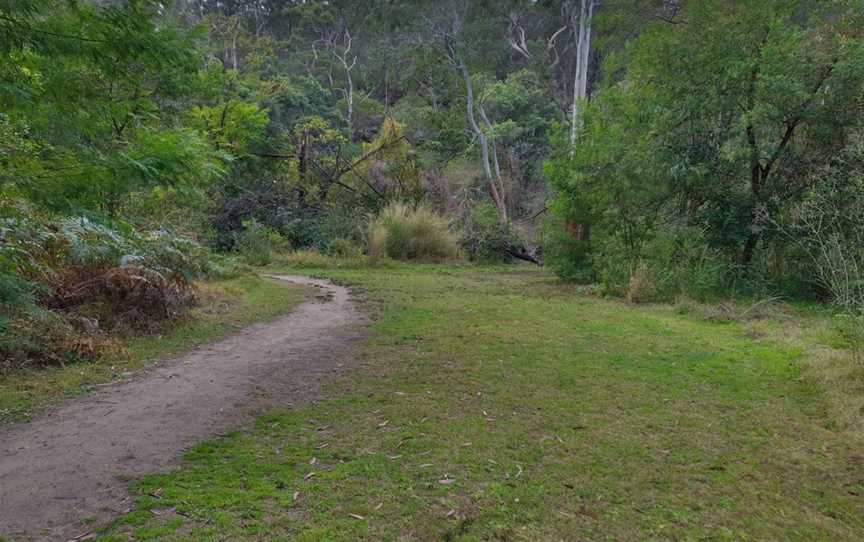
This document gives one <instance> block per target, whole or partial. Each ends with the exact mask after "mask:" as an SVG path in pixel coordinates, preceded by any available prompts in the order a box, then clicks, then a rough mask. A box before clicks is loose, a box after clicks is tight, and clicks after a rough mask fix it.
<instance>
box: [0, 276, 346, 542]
mask: <svg viewBox="0 0 864 542" xmlns="http://www.w3.org/2000/svg"><path fill="white" fill-rule="evenodd" d="M271 278H277V277H271ZM278 278H279V279H282V280H287V281H290V282H295V283H299V284H305V285H308V286H312V287H315V288H317V289H318V292H317V295H316V296H315V298H313V299H312V300H310V301H307V302H305V303H303V304H302V305H300V306H299V307H297V308H296V309H295V310H294V311H293V312H291V313H290V314H288V315H286V316H282V317H280V318H278V319H276V320H274V321H272V322H269V323H264V324H257V325H253V326H250V327H248V328H246V329H244V330H242V331H240V332H238V333H236V334H234V335H233V336H231V337H230V338H228V339H225V340H223V341H221V342H218V343H215V344H212V345H209V346H205V347H202V348H199V349H197V350H195V351H193V352H191V353H189V354H187V355H185V356H183V357H181V358H178V359H176V360H172V361H169V362H165V363H163V364H161V365H160V366H158V367H157V368H154V369H152V370H150V371H149V372H147V373H145V374H143V375H141V376H139V377H137V378H133V379H132V380H130V381H126V382H121V383H117V384H112V385H109V386H106V387H103V388H102V389H100V390H99V391H98V392H96V393H93V394H91V395H89V396H87V397H83V398H80V399H76V400H73V401H70V402H68V403H66V404H64V405H62V406H60V407H58V408H56V409H54V410H53V411H52V412H51V413H50V415H47V416H44V417H42V418H40V419H37V420H35V421H32V422H29V423H22V424H18V425H14V426H11V427H7V428H0V536H6V537H7V539H9V540H14V541H17V540H68V539H70V538H72V537H74V536H77V535H81V534H82V533H86V532H87V531H88V529H89V528H90V527H87V526H86V525H87V524H85V523H84V522H83V520H85V519H87V518H96V519H97V522H98V521H101V520H106V519H109V518H111V517H112V516H116V515H117V514H120V513H122V512H124V511H126V510H128V509H129V507H130V506H131V501H130V500H129V497H128V494H127V491H126V487H127V483H126V482H125V481H124V480H128V478H129V477H136V476H140V475H143V474H148V473H153V472H160V471H165V470H167V469H169V468H170V467H172V466H175V465H177V464H178V462H179V460H180V457H181V455H182V452H183V451H184V450H186V449H188V448H189V447H190V446H191V445H193V444H195V443H196V442H198V441H201V440H203V439H206V438H208V437H212V436H214V435H217V434H218V433H220V432H222V431H225V430H230V429H234V428H239V427H242V426H243V425H244V424H246V423H249V422H250V421H251V420H253V419H254V418H255V417H256V415H258V414H260V413H261V412H262V411H266V410H267V409H269V408H274V407H282V406H292V405H298V404H303V403H306V402H309V401H310V400H313V399H315V398H316V397H318V396H319V394H320V386H321V384H322V382H323V381H325V380H326V379H327V377H328V376H331V375H332V374H333V373H336V372H338V371H339V370H340V368H342V367H343V366H346V365H349V364H350V363H351V344H352V342H354V341H355V340H357V339H358V338H360V337H361V336H362V325H361V324H362V317H361V316H360V314H359V313H358V312H357V311H356V310H355V308H354V306H353V305H352V303H351V301H350V299H349V295H348V291H347V290H346V289H345V288H342V287H339V286H335V285H333V284H330V283H328V282H325V281H319V280H314V279H309V278H305V277H289V276H279V277H278ZM91 525H92V524H91Z"/></svg>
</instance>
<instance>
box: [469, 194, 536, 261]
mask: <svg viewBox="0 0 864 542" xmlns="http://www.w3.org/2000/svg"><path fill="white" fill-rule="evenodd" d="M459 244H460V245H461V246H462V249H463V250H464V251H465V253H466V254H467V255H468V257H469V258H470V259H471V260H472V261H475V262H480V263H501V262H504V263H512V262H513V261H514V258H513V254H514V253H518V252H520V251H521V250H522V247H523V245H524V243H523V242H522V240H521V239H520V238H519V236H518V235H517V234H516V232H515V231H514V230H513V227H512V226H511V225H510V224H502V223H501V222H500V220H498V211H497V210H496V209H495V207H494V206H493V205H492V204H491V203H483V204H480V205H477V206H476V207H474V209H473V210H472V211H471V216H470V217H469V220H468V221H467V223H466V224H464V226H463V228H462V238H461V239H460V241H459Z"/></svg>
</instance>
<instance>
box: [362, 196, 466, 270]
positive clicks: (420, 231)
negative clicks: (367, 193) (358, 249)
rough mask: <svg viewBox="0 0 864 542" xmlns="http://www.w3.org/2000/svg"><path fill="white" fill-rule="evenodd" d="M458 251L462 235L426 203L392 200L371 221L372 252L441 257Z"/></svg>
mask: <svg viewBox="0 0 864 542" xmlns="http://www.w3.org/2000/svg"><path fill="white" fill-rule="evenodd" d="M458 254H459V236H458V235H457V234H456V233H454V232H453V231H451V230H450V225H449V224H448V222H447V220H446V219H444V218H443V217H441V216H439V215H437V214H435V213H434V212H433V211H432V210H430V209H428V208H426V207H422V206H421V207H416V208H415V207H409V206H407V205H403V204H401V203H393V204H391V205H389V206H388V207H387V208H385V209H384V210H382V211H381V212H380V213H379V214H378V216H377V217H375V219H373V220H372V221H371V223H370V224H369V256H370V258H371V259H372V260H373V261H377V260H379V259H381V258H384V257H389V258H393V259H396V260H425V261H442V260H449V259H454V258H456V257H457V256H458Z"/></svg>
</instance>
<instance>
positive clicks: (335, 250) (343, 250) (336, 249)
mask: <svg viewBox="0 0 864 542" xmlns="http://www.w3.org/2000/svg"><path fill="white" fill-rule="evenodd" d="M326 254H327V255H328V256H332V257H334V258H349V259H350V258H359V257H360V256H362V255H363V247H361V246H360V245H358V244H357V243H355V242H354V241H351V240H350V239H345V238H343V237H337V238H336V239H333V240H332V241H330V243H329V244H328V245H327V250H326Z"/></svg>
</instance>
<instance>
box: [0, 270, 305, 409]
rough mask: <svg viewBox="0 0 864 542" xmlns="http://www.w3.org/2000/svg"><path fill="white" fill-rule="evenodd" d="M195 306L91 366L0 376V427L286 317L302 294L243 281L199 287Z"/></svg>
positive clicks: (271, 283)
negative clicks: (159, 361)
mask: <svg viewBox="0 0 864 542" xmlns="http://www.w3.org/2000/svg"><path fill="white" fill-rule="evenodd" d="M198 286H199V296H200V301H201V302H200V304H199V306H198V307H196V308H194V309H193V310H192V311H190V314H189V315H188V316H186V317H184V319H183V320H181V321H180V322H178V323H177V324H176V325H174V326H173V327H172V328H171V329H170V330H168V331H167V332H166V333H164V334H162V335H158V336H150V337H133V338H127V339H123V340H120V341H119V348H118V351H117V352H116V354H114V355H111V356H106V357H104V358H103V359H102V360H100V361H98V362H94V363H76V364H71V365H68V366H66V367H56V368H45V369H32V370H21V371H12V372H8V373H5V374H2V375H0V422H8V421H14V420H20V419H24V418H27V417H30V416H32V415H33V414H34V413H35V412H38V411H39V409H40V408H41V407H43V406H45V405H46V404H47V403H49V402H52V401H56V400H59V399H62V398H64V397H68V396H71V395H78V394H82V393H87V392H88V391H89V390H91V389H92V387H93V386H94V385H97V384H101V383H105V382H110V381H111V380H114V379H116V378H118V377H122V376H124V373H128V372H129V371H133V370H135V369H138V368H140V367H142V366H144V365H146V364H147V362H149V361H152V360H154V359H158V358H165V357H170V356H175V355H177V354H180V353H182V352H185V351H187V350H189V349H191V348H194V347H195V346H197V345H200V344H202V343H206V342H210V341H214V340H216V339H219V338H220V337H223V336H225V335H227V334H228V333H231V332H232V331H234V330H236V329H237V328H239V327H242V326H245V325H247V324H250V323H252V322H255V321H259V320H266V319H268V318H272V317H274V316H276V315H277V314H279V313H282V312H285V311H288V310H289V309H291V308H292V307H294V306H295V305H296V304H297V303H299V302H300V301H302V300H303V298H304V297H305V289H303V288H299V287H295V286H289V285H286V284H285V283H278V282H276V281H271V280H265V279H261V278H258V277H255V276H243V277H240V278H235V279H230V280H220V281H214V282H205V283H201V284H199V285H198Z"/></svg>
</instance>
